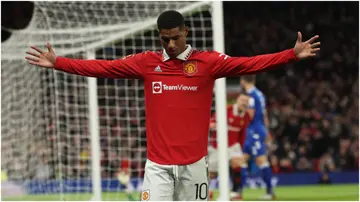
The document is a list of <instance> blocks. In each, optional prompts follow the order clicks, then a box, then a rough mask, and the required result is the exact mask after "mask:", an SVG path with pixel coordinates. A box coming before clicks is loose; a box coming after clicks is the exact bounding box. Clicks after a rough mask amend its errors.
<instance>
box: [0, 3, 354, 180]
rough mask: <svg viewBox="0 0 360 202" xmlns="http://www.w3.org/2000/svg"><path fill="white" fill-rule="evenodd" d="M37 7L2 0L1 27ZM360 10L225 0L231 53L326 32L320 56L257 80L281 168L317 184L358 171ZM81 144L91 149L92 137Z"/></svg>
mask: <svg viewBox="0 0 360 202" xmlns="http://www.w3.org/2000/svg"><path fill="white" fill-rule="evenodd" d="M31 10H32V3H27V2H2V22H1V23H2V26H3V27H7V28H14V29H22V28H24V27H26V25H27V23H28V22H29V19H30V18H31V14H32V12H31ZM320 11H321V12H320ZM358 11H359V5H358V2H311V3H309V2H224V28H225V48H226V53H227V54H229V55H231V56H252V55H256V54H263V53H269V52H276V51H280V50H283V49H286V48H289V47H292V46H293V44H294V41H295V39H296V31H298V30H299V31H301V32H302V33H303V38H308V37H310V36H312V35H314V34H319V35H320V39H321V43H322V45H321V53H320V55H319V56H318V57H317V58H316V59H313V60H309V61H301V62H298V63H293V64H289V65H286V67H284V68H280V69H278V70H274V71H271V72H268V73H262V74H259V75H258V76H257V86H258V88H260V89H261V90H262V91H263V92H264V94H265V95H266V98H267V105H268V112H269V119H270V129H271V133H272V135H273V144H272V146H271V147H270V148H269V153H268V155H269V159H270V162H271V166H272V169H273V172H274V173H275V174H283V173H297V174H299V173H319V174H316V175H312V176H313V178H314V177H316V180H315V182H316V183H327V182H326V180H325V177H324V178H322V176H327V173H340V172H357V173H358V170H359V117H358V115H359V114H358V112H359V99H358V95H359V88H358V87H359V72H358V71H359V64H358V62H359V58H358V55H359V46H358V44H359V26H358V25H359V18H358V17H359V13H358ZM7 37H8V33H7V32H6V31H5V30H3V29H2V41H5V40H6V39H7ZM119 82H120V84H121V81H119ZM98 85H99V86H100V88H99V92H98V93H99V94H100V95H101V94H102V93H103V94H105V92H102V88H101V86H102V85H105V83H104V80H101V79H99V80H98ZM106 85H109V83H106ZM227 87H228V89H227V92H228V98H229V102H231V101H232V99H233V98H234V96H235V95H236V93H237V91H238V90H239V81H238V78H229V79H227ZM106 104H109V103H104V102H102V100H99V105H100V112H99V114H100V120H101V122H100V124H102V121H103V122H106V121H110V122H112V121H113V120H106V119H105V118H104V119H102V118H101V117H102V116H103V117H106V116H107V114H106V113H111V112H108V111H106V110H102V109H101V106H102V105H106ZM110 104H111V103H110ZM129 113H130V114H131V112H129ZM103 124H105V123H103ZM106 124H107V123H106ZM114 124H117V123H115V122H114ZM120 124H121V123H120ZM138 124H139V125H143V124H144V123H136V120H134V123H133V126H134V130H136V128H137V127H136V126H137V125H138ZM116 128H117V127H116V125H113V127H112V129H111V130H109V131H105V130H104V131H101V133H104V134H105V133H109V132H110V133H117V131H114V130H116ZM143 135H144V136H145V133H143ZM46 138H49V139H51V137H46ZM122 138H123V140H124V141H123V142H120V143H119V145H113V146H115V147H116V146H121V145H122V144H126V143H127V142H128V140H127V139H128V138H131V134H123V136H122ZM82 144H83V145H84V146H83V148H85V150H86V148H87V146H86V144H88V143H86V142H85V143H84V142H82ZM104 144H105V143H104ZM145 146H146V139H145V138H140V139H134V140H132V145H131V147H133V148H137V149H136V150H135V149H134V150H131V149H130V151H129V153H130V154H131V156H133V157H134V156H137V155H139V154H138V151H139V150H138V148H143V149H142V150H141V151H142V152H141V155H142V158H141V159H145V156H146V155H145V151H146V150H145V149H146V148H145ZM43 149H45V148H43ZM69 150H70V149H69ZM49 152H50V153H51V147H50V148H49ZM68 152H72V151H68ZM64 155H66V154H64ZM80 155H81V156H82V158H85V159H86V156H88V155H89V154H88V153H87V152H86V151H82V152H81V154H80ZM116 155H117V154H116V153H111V152H107V151H103V154H102V166H103V167H104V168H105V169H104V170H103V171H102V177H114V175H115V171H116V170H117V167H118V166H119V165H120V164H121V162H120V161H121V160H120V159H121V157H119V156H116ZM116 159H118V160H116ZM134 159H135V158H134ZM55 163H56V162H54V161H53V159H48V158H46V155H44V158H43V159H42V164H43V167H42V169H43V170H47V169H48V170H51V172H49V174H48V175H47V176H44V175H41V173H40V171H41V169H40V171H39V173H34V174H33V178H48V179H53V178H56V171H55V169H53V168H54V164H55ZM63 163H64V164H74V163H76V162H63ZM129 163H130V165H131V166H132V168H133V169H132V171H133V175H134V176H142V174H143V166H144V162H136V161H132V160H131V158H130V162H129ZM2 166H3V165H2ZM73 167H74V168H76V169H77V170H74V171H72V172H73V173H74V175H80V176H83V177H86V176H88V175H89V174H90V173H89V171H88V170H87V168H86V167H85V166H75V165H73ZM39 168H40V167H39ZM2 169H3V168H2ZM8 172H11V170H9V171H8ZM255 172H256V169H254V173H255ZM8 175H11V174H8ZM330 176H332V175H331V174H330ZM331 180H333V181H334V179H331V178H330V182H331ZM356 180H357V181H358V178H357V179H356ZM295 184H296V183H295Z"/></svg>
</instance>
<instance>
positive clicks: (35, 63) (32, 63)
mask: <svg viewBox="0 0 360 202" xmlns="http://www.w3.org/2000/svg"><path fill="white" fill-rule="evenodd" d="M29 64H31V65H39V63H37V62H32V61H29Z"/></svg>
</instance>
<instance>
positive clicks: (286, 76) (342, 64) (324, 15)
mask: <svg viewBox="0 0 360 202" xmlns="http://www.w3.org/2000/svg"><path fill="white" fill-rule="evenodd" d="M235 4H236V3H235V2H232V3H230V2H229V3H225V9H227V10H226V12H225V15H226V17H225V19H226V20H225V23H226V25H225V29H226V31H225V34H226V39H227V40H226V51H227V53H229V54H230V55H246V56H251V55H256V54H262V53H270V52H276V51H280V50H284V49H286V48H289V47H292V46H293V45H294V42H295V39H296V36H297V35H296V32H297V31H298V30H299V31H301V32H302V34H303V40H306V39H307V38H310V37H312V36H314V35H315V34H319V35H320V41H321V43H322V44H321V53H320V55H319V56H318V57H317V58H316V59H313V60H310V61H300V62H297V63H294V64H289V65H286V67H285V68H281V69H278V70H275V71H272V72H269V73H263V74H259V75H258V76H257V87H258V88H259V89H261V90H262V91H263V92H264V94H265V95H266V98H267V106H268V109H267V110H268V112H269V119H270V129H271V133H272V137H273V138H272V139H273V141H272V145H271V146H270V148H269V153H268V155H269V159H270V161H271V165H272V167H273V171H274V172H275V173H281V172H294V171H300V172H305V171H307V172H308V171H322V172H331V171H339V170H358V169H359V114H358V113H359V97H358V95H359V88H358V87H359V77H358V75H359V63H358V62H359V58H358V55H359V49H358V44H359V41H358V38H359V35H358V34H359V33H358V24H359V19H358V15H359V14H358V10H357V7H358V3H354V4H352V3H345V2H331V3H330V2H312V3H308V2H266V3H264V2H256V3H255V2H242V3H241V8H240V7H237V6H235ZM254 10H256V12H253V11H254ZM319 10H321V12H319ZM234 82H238V79H236V81H234Z"/></svg>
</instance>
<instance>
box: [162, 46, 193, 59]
mask: <svg viewBox="0 0 360 202" xmlns="http://www.w3.org/2000/svg"><path fill="white" fill-rule="evenodd" d="M192 52H193V49H192V48H191V45H190V44H187V45H186V49H185V50H184V52H182V53H180V54H179V55H178V56H177V57H176V58H177V59H179V60H184V61H186V60H187V59H188V58H189V57H190V55H191V53H192ZM169 59H170V56H169V55H168V54H167V53H166V51H165V49H163V62H165V61H167V60H169Z"/></svg>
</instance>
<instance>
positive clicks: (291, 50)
mask: <svg viewBox="0 0 360 202" xmlns="http://www.w3.org/2000/svg"><path fill="white" fill-rule="evenodd" d="M288 51H289V56H290V59H291V60H295V61H297V60H298V58H297V57H296V55H295V50H294V49H293V48H292V49H289V50H288Z"/></svg>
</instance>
